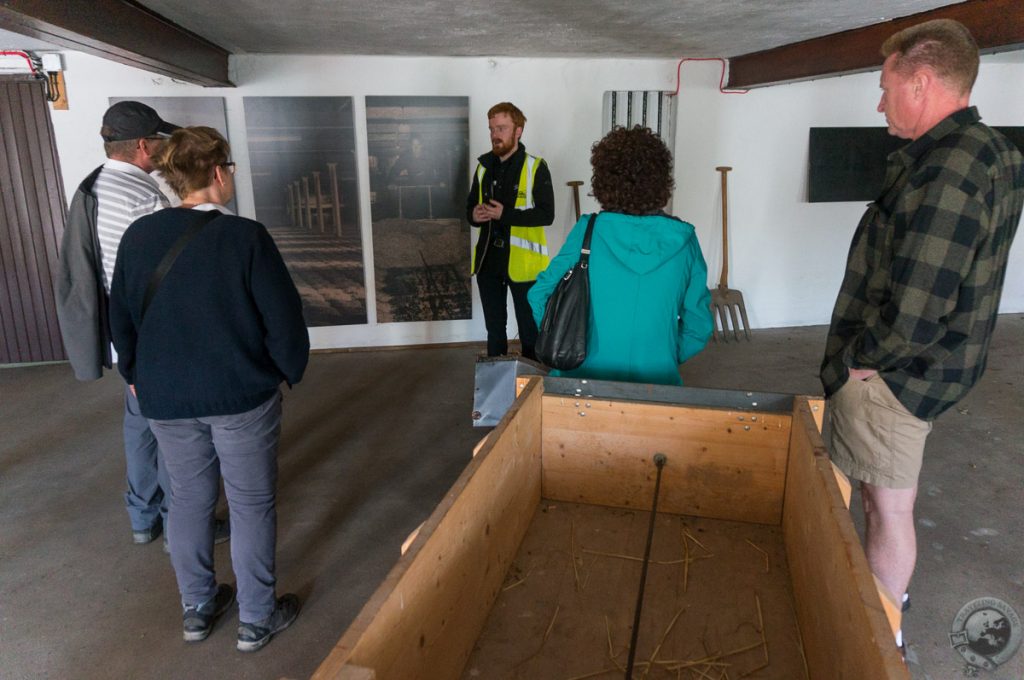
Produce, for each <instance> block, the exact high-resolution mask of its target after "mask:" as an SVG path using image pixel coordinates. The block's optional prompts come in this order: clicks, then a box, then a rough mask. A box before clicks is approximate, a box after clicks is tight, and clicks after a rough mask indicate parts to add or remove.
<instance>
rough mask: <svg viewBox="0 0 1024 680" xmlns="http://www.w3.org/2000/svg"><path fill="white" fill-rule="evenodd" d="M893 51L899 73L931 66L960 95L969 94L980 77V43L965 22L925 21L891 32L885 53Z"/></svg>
mask: <svg viewBox="0 0 1024 680" xmlns="http://www.w3.org/2000/svg"><path fill="white" fill-rule="evenodd" d="M893 54H895V55H896V59H895V64H894V66H895V67H896V70H897V71H898V72H899V73H901V74H903V75H909V74H911V73H913V72H914V71H916V70H917V69H919V68H921V67H922V66H928V67H930V68H931V69H932V70H933V71H935V73H936V75H938V76H939V78H941V79H942V80H943V82H945V83H946V85H947V86H948V87H949V88H950V89H952V90H955V91H956V92H957V93H958V94H960V95H966V94H969V93H970V91H971V88H972V87H974V81H975V79H976V78H977V77H978V62H979V58H978V44H977V43H976V42H975V41H974V37H973V36H972V35H971V32H970V31H969V30H967V27H966V26H964V25H963V24H961V23H960V22H959V21H954V20H952V19H935V20H933V21H926V22H924V23H923V24H917V25H916V26H911V27H909V28H905V29H903V30H902V31H900V32H899V33H895V34H893V35H891V36H889V39H888V40H886V41H885V42H884V43H883V44H882V56H883V57H886V58H889V56H891V55H893Z"/></svg>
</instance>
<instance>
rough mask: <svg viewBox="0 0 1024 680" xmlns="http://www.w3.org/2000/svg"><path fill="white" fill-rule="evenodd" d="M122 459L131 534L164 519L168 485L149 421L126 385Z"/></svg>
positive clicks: (165, 469)
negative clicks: (126, 483) (123, 461)
mask: <svg viewBox="0 0 1024 680" xmlns="http://www.w3.org/2000/svg"><path fill="white" fill-rule="evenodd" d="M124 459H125V477H126V478H127V482H128V490H127V491H125V493H124V504H125V508H126V509H127V510H128V518H129V519H130V520H131V523H132V531H145V530H146V529H149V528H150V527H152V526H153V525H154V524H156V523H157V522H159V521H160V519H161V518H163V519H165V520H166V518H167V501H168V497H169V496H170V489H171V484H170V482H169V481H168V478H167V468H165V467H164V461H163V456H161V455H160V452H159V450H158V447H157V444H156V438H155V437H153V433H152V432H151V431H150V429H149V421H148V420H146V418H145V417H144V416H143V415H142V412H141V411H139V400H138V399H136V398H135V395H133V394H132V391H131V390H130V389H128V386H127V385H125V386H124ZM165 524H166V522H165Z"/></svg>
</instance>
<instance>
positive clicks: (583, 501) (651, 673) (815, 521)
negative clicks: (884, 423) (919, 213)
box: [313, 377, 910, 680]
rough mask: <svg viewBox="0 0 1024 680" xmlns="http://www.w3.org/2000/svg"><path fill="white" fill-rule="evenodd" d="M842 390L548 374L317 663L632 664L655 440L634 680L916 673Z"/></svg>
mask: <svg viewBox="0 0 1024 680" xmlns="http://www.w3.org/2000/svg"><path fill="white" fill-rule="evenodd" d="M822 408H823V405H822V403H821V401H820V400H817V399H813V398H808V397H794V396H791V395H780V394H766V393H750V392H734V391H723V390H701V389H692V388H676V387H665V386H655V385H629V384H623V383H611V382H601V381H589V382H588V381H581V380H572V379H566V378H550V377H548V378H543V379H541V378H531V379H530V380H529V384H528V385H526V386H525V389H524V390H523V392H522V394H521V395H520V397H519V399H518V400H517V401H516V403H515V405H514V406H513V408H512V409H511V410H510V411H509V413H508V414H507V415H506V417H505V418H504V419H503V420H502V421H501V423H500V424H499V425H498V426H497V427H496V428H495V430H494V431H493V432H492V433H491V434H490V435H489V436H488V438H487V440H486V442H485V443H484V444H483V445H482V446H481V447H480V449H479V452H478V455H476V456H475V457H474V459H473V461H472V462H471V463H470V464H469V465H468V466H467V468H466V470H465V471H464V472H463V473H462V475H461V476H460V477H459V479H458V480H457V481H456V482H455V484H454V485H453V486H452V488H451V490H450V491H449V492H448V494H447V495H446V496H445V498H444V499H443V500H442V501H441V503H440V504H439V505H438V507H437V508H436V509H435V511H434V512H433V513H432V514H431V516H430V517H429V518H428V519H427V521H426V522H424V524H423V526H422V527H421V528H420V529H419V530H418V533H417V534H416V535H415V538H413V539H412V540H411V542H410V543H409V545H408V550H407V552H406V553H405V554H404V555H403V556H402V557H401V559H399V561H398V563H397V564H396V565H395V567H394V568H393V569H392V570H391V572H390V573H389V574H388V576H387V578H386V579H385V580H384V582H383V583H382V584H381V586H380V587H379V588H378V589H377V591H376V592H375V593H374V595H373V596H372V597H371V598H370V600H369V601H368V602H367V604H366V605H365V606H364V608H363V610H362V611H361V612H360V614H359V615H358V616H357V617H356V619H355V621H354V622H353V623H352V625H351V626H350V627H349V629H348V630H347V631H346V632H345V633H344V634H343V635H342V637H341V639H340V640H339V642H338V644H337V645H336V646H335V648H334V649H333V650H332V651H331V653H330V654H329V655H328V657H327V658H326V659H325V660H324V661H323V663H322V664H321V665H320V667H319V668H318V669H317V671H316V673H315V674H314V676H313V677H314V679H315V680H356V679H361V680H370V679H376V680H446V679H452V680H455V679H457V678H487V679H488V680H496V679H499V678H520V677H521V678H555V679H562V680H570V679H582V678H601V677H606V678H614V677H622V675H623V670H622V669H623V668H624V665H625V648H626V646H627V643H628V639H629V632H630V629H631V626H632V617H633V606H632V604H633V602H634V601H635V597H636V590H637V586H638V581H639V574H640V567H639V566H638V562H637V560H636V558H637V557H638V556H640V555H642V550H643V545H644V542H645V540H646V533H647V522H648V520H649V517H650V515H649V510H650V505H651V499H652V496H653V490H654V480H655V477H656V467H655V465H654V464H653V456H654V454H655V453H663V454H665V456H666V457H667V464H666V465H665V467H664V471H663V475H662V480H661V491H660V494H659V501H658V517H657V522H656V526H657V529H656V532H655V544H656V548H657V549H656V550H653V551H652V559H653V560H654V561H655V562H654V563H652V565H651V566H650V571H649V576H648V588H647V592H646V596H645V601H644V602H645V603H644V612H645V617H644V618H643V619H642V621H641V626H640V631H639V632H640V635H639V640H638V643H637V660H638V662H639V663H638V665H637V666H636V667H635V675H634V676H635V677H638V678H639V677H647V678H659V677H671V678H676V677H679V678H689V677H710V678H720V677H730V678H734V679H735V678H737V677H750V678H779V679H780V680H783V679H784V680H790V679H792V678H799V677H806V678H810V679H811V680H842V679H864V680H896V679H909V677H910V675H909V673H908V672H907V670H906V667H905V666H904V665H903V663H902V661H901V660H900V657H899V653H898V651H897V650H896V647H895V645H894V643H893V633H892V630H893V628H894V627H895V626H898V625H899V613H898V607H897V606H896V604H895V602H894V600H893V599H892V598H891V597H887V596H880V594H879V590H878V584H877V582H876V581H875V580H874V578H873V577H872V575H871V573H870V570H869V568H868V565H867V561H866V559H865V557H864V553H863V551H862V549H861V547H860V542H859V540H858V537H857V534H856V531H855V529H854V527H853V524H852V523H851V520H850V516H849V512H848V503H849V486H848V485H847V484H844V482H845V480H843V479H842V478H841V476H840V477H839V478H837V475H836V474H835V471H834V468H833V467H832V465H831V463H830V462H829V460H828V458H827V456H826V455H825V449H824V446H823V444H822V441H821V437H820V435H819V429H820V424H821V414H822ZM567 527H568V529H567ZM588 546H589V547H588ZM673 556H675V558H676V559H673ZM773 655H774V656H773ZM726 673H728V675H726Z"/></svg>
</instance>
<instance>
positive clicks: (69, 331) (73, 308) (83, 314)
mask: <svg viewBox="0 0 1024 680" xmlns="http://www.w3.org/2000/svg"><path fill="white" fill-rule="evenodd" d="M102 169H103V166H100V167H98V168H96V169H95V170H94V171H93V172H91V173H90V174H89V176H88V177H86V178H85V179H84V180H83V181H82V183H81V184H80V185H79V186H78V190H77V191H75V196H74V198H72V200H71V209H70V211H69V212H68V221H67V225H66V226H65V227H64V237H63V239H61V246H60V258H59V260H58V268H57V319H58V321H60V334H61V338H63V340H64V349H65V350H66V351H67V354H68V360H69V361H70V362H71V368H72V369H73V370H74V372H75V377H76V378H78V379H79V380H97V379H99V378H100V377H102V376H103V369H104V368H111V367H112V365H113V363H112V361H111V354H110V320H109V317H108V311H107V309H108V304H109V298H108V296H107V290H106V288H105V287H104V286H103V263H102V260H101V254H100V244H99V237H98V236H97V233H96V211H97V202H96V195H95V194H94V193H93V184H94V183H95V182H96V177H98V176H99V174H100V171H101V170H102Z"/></svg>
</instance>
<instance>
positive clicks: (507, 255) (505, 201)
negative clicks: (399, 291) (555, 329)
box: [466, 102, 555, 359]
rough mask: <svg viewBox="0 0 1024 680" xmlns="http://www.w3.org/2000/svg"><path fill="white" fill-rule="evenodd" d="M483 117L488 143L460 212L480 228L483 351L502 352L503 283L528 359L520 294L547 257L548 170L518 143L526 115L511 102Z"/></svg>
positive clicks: (533, 336) (551, 215)
mask: <svg viewBox="0 0 1024 680" xmlns="http://www.w3.org/2000/svg"><path fill="white" fill-rule="evenodd" d="M487 120H488V127H489V129H490V135H491V150H490V151H489V152H487V153H485V154H484V155H482V156H480V158H479V159H478V160H479V161H480V162H479V164H478V165H477V168H476V172H475V173H474V174H473V186H472V187H471V188H470V191H469V196H468V197H467V199H466V218H467V219H468V220H469V222H470V224H472V225H473V226H474V227H479V228H480V235H479V238H478V239H477V243H476V246H474V248H473V270H472V273H473V274H475V275H476V281H477V287H478V288H479V289H480V305H481V306H482V307H483V311H484V324H485V325H486V327H487V356H500V355H503V354H507V353H508V337H507V335H506V331H505V326H506V323H507V321H508V290H509V289H511V291H512V304H513V306H514V308H515V312H516V323H517V324H518V325H519V339H520V342H521V343H522V354H523V356H524V357H526V358H528V359H533V358H535V355H534V346H535V345H536V343H537V324H536V323H535V322H534V320H533V314H532V313H531V311H530V303H529V302H528V301H527V299H526V293H527V291H529V290H530V287H531V286H532V285H533V283H534V281H536V280H537V274H539V273H540V272H542V271H543V270H544V269H545V268H546V267H547V266H548V262H549V259H548V245H547V239H546V238H545V236H544V227H546V226H547V225H549V224H551V223H552V222H553V221H554V220H555V195H554V189H552V187H551V172H550V171H549V170H548V166H547V163H545V162H544V159H542V158H537V157H536V156H531V155H530V154H528V153H526V147H525V146H523V145H522V144H520V143H519V138H520V136H521V135H522V134H523V127H524V126H525V125H526V116H524V115H523V112H522V111H520V110H519V109H518V108H516V106H515V105H514V104H511V103H510V102H502V103H500V104H495V105H494V106H492V107H491V109H490V111H488V112H487Z"/></svg>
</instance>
